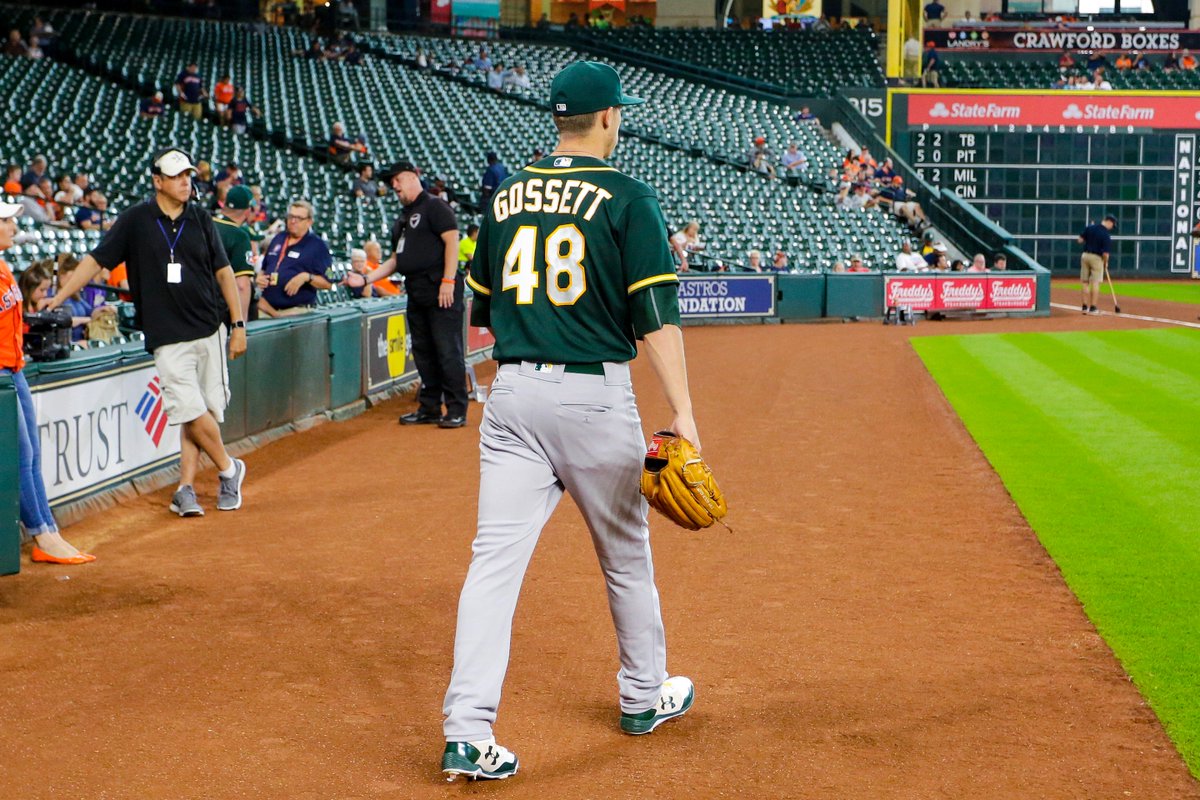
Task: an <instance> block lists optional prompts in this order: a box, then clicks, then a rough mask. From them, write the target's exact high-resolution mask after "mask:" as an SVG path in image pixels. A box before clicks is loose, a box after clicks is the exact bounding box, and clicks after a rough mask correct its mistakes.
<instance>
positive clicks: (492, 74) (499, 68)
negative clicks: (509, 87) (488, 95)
mask: <svg viewBox="0 0 1200 800" xmlns="http://www.w3.org/2000/svg"><path fill="white" fill-rule="evenodd" d="M487 88H488V89H490V90H492V91H493V92H503V91H504V65H503V64H496V65H495V66H493V67H492V68H491V70H490V71H489V72H488V73H487Z"/></svg>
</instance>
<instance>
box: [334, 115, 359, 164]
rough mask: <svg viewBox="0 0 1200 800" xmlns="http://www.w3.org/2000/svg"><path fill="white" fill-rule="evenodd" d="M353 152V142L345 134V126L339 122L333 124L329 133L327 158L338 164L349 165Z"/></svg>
mask: <svg viewBox="0 0 1200 800" xmlns="http://www.w3.org/2000/svg"><path fill="white" fill-rule="evenodd" d="M354 151H355V147H354V140H352V139H351V138H350V137H349V136H348V135H347V134H346V126H345V125H343V124H342V123H340V122H335V123H333V130H331V131H330V133H329V157H330V158H332V159H333V160H334V161H336V162H337V163H339V164H349V163H350V159H352V158H353V157H354Z"/></svg>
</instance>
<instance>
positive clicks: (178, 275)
mask: <svg viewBox="0 0 1200 800" xmlns="http://www.w3.org/2000/svg"><path fill="white" fill-rule="evenodd" d="M167 283H183V264H180V263H179V262H178V261H171V262H169V263H168V264H167Z"/></svg>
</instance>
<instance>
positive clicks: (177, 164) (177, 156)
mask: <svg viewBox="0 0 1200 800" xmlns="http://www.w3.org/2000/svg"><path fill="white" fill-rule="evenodd" d="M195 169H196V165H195V164H193V163H192V159H191V156H189V155H188V154H187V153H185V152H183V151H182V150H179V149H178V148H174V147H172V148H170V149H167V150H163V151H162V152H160V153H159V154H158V155H157V156H156V157H155V158H154V162H153V163H152V164H151V165H150V172H151V173H152V174H154V175H165V176H166V177H168V178H174V177H175V176H176V175H179V174H180V173H182V172H187V171H188V170H192V171H193V172H194V171H195Z"/></svg>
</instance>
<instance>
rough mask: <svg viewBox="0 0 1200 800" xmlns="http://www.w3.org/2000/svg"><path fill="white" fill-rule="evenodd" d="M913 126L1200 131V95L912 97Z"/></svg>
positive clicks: (971, 94)
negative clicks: (1117, 127) (1047, 126)
mask: <svg viewBox="0 0 1200 800" xmlns="http://www.w3.org/2000/svg"><path fill="white" fill-rule="evenodd" d="M908 124H909V125H928V126H931V127H937V128H945V127H955V126H963V127H983V126H990V125H1017V126H1023V125H1036V126H1039V127H1040V126H1046V125H1051V126H1060V125H1062V126H1077V125H1078V126H1088V125H1104V126H1110V125H1111V126H1121V127H1130V128H1159V129H1171V130H1194V129H1200V97H1197V96H1192V97H1181V96H1178V95H1176V96H1171V97H1164V96H1156V95H1144V94H1128V93H1116V92H1073V91H1058V92H1053V93H1047V94H1028V95H1022V94H991V93H984V92H938V93H933V94H909V95H908Z"/></svg>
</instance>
